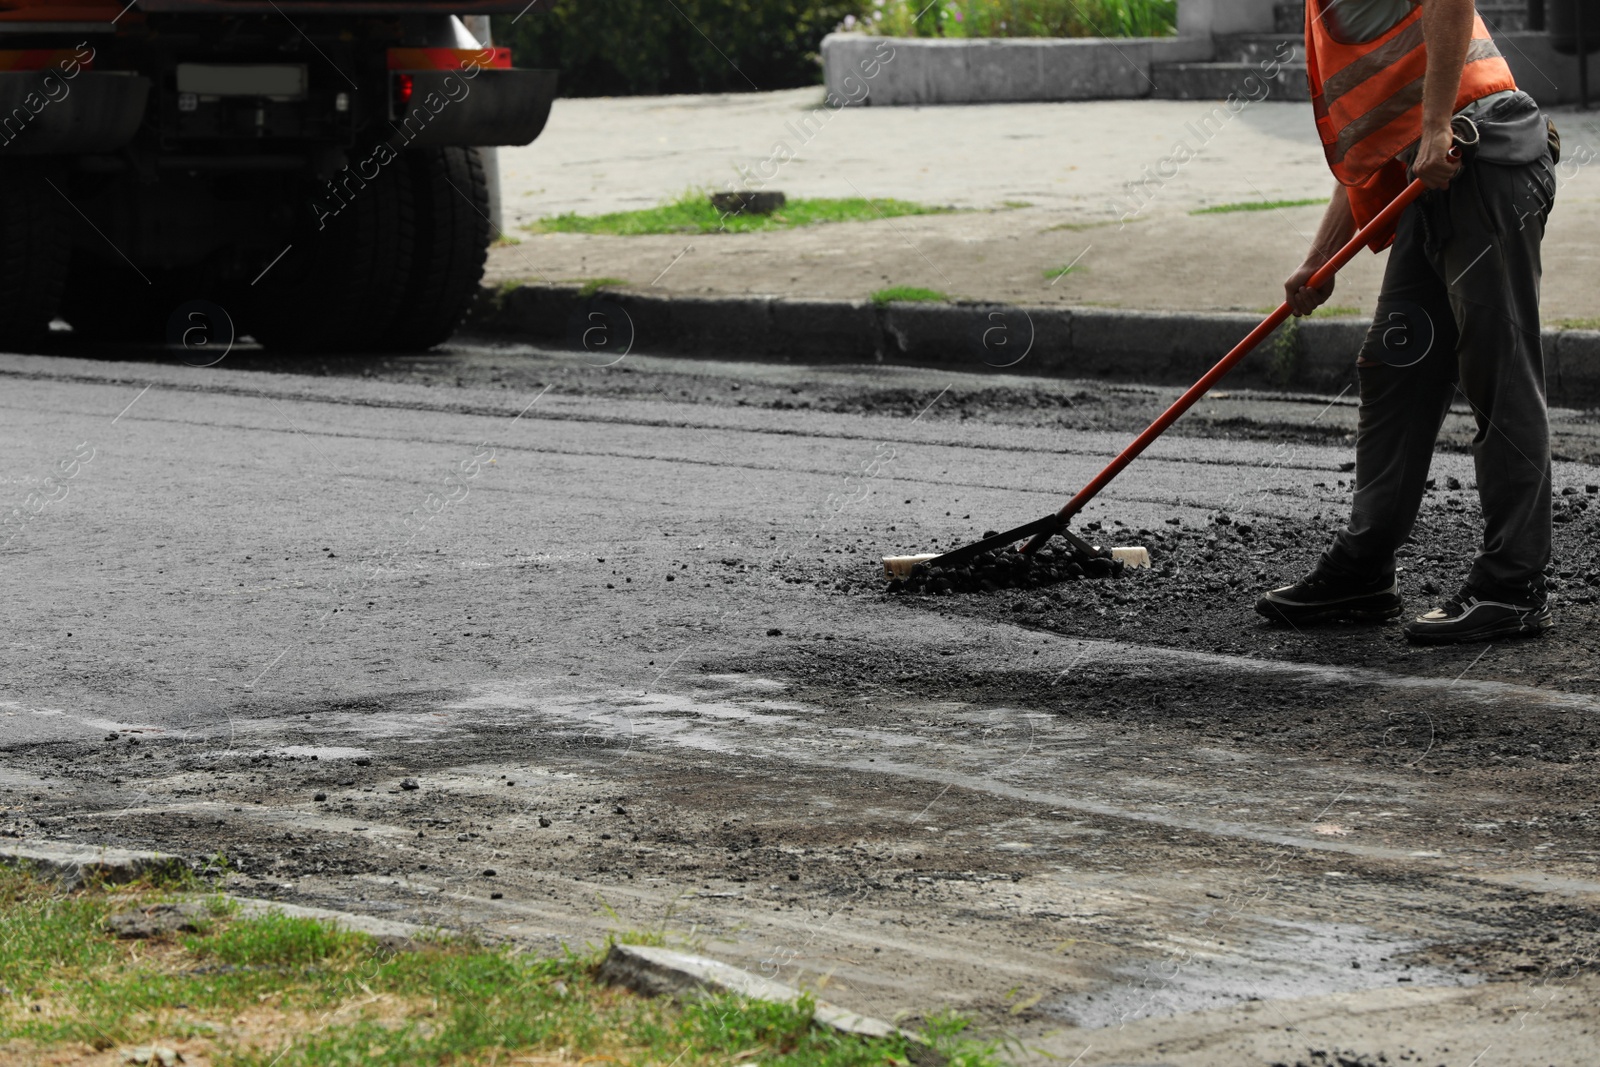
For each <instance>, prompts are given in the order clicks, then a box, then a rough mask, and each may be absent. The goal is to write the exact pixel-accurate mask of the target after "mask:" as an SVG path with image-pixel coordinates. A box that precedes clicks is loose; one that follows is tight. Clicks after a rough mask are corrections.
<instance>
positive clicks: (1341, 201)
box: [1306, 185, 1356, 267]
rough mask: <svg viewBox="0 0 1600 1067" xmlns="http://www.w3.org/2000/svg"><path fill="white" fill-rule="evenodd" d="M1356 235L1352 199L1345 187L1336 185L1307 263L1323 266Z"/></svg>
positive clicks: (1318, 227)
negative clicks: (1351, 208) (1351, 205)
mask: <svg viewBox="0 0 1600 1067" xmlns="http://www.w3.org/2000/svg"><path fill="white" fill-rule="evenodd" d="M1355 234H1356V219H1355V216H1354V215H1352V214H1351V213H1350V197H1349V196H1348V195H1347V194H1346V193H1345V191H1344V186H1342V185H1335V186H1334V187H1333V197H1332V198H1331V199H1330V200H1329V201H1328V208H1327V210H1326V211H1324V212H1323V213H1322V222H1321V223H1320V224H1319V225H1318V226H1317V236H1316V237H1315V238H1313V239H1312V241H1311V251H1310V252H1308V253H1307V254H1306V262H1307V263H1308V264H1312V265H1315V266H1319V267H1320V266H1322V264H1324V263H1326V262H1328V260H1330V259H1332V258H1333V255H1334V253H1335V252H1337V251H1339V249H1341V248H1343V247H1344V246H1345V244H1346V243H1347V242H1348V241H1349V240H1350V238H1352V237H1354V236H1355Z"/></svg>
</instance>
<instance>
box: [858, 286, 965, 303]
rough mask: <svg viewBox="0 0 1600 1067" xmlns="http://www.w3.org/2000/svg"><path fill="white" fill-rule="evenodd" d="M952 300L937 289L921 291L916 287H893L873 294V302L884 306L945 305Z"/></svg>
mask: <svg viewBox="0 0 1600 1067" xmlns="http://www.w3.org/2000/svg"><path fill="white" fill-rule="evenodd" d="M949 299H950V298H949V297H948V296H946V295H945V294H944V293H941V292H939V290H937V289H921V288H918V287H917V286H915V285H891V286H890V287H889V288H887V289H879V290H878V291H877V292H875V293H873V294H872V302H873V303H874V304H877V305H879V306H880V307H881V306H882V305H884V304H943V303H944V302H946V301H947V300H949Z"/></svg>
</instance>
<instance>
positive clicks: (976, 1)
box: [851, 0, 1178, 37]
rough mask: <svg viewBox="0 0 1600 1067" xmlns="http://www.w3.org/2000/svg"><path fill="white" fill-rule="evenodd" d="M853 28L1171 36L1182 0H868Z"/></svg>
mask: <svg viewBox="0 0 1600 1067" xmlns="http://www.w3.org/2000/svg"><path fill="white" fill-rule="evenodd" d="M869 3H870V4H871V6H870V8H869V9H868V14H867V15H866V16H865V17H864V18H862V19H861V20H860V22H859V23H857V24H856V25H855V26H852V27H851V28H852V29H854V28H860V29H862V30H864V31H865V32H867V33H875V34H881V35H883V36H888V37H1166V36H1168V35H1170V34H1172V33H1174V32H1175V31H1176V29H1177V25H1178V5H1177V0H932V2H931V3H930V2H929V0H869Z"/></svg>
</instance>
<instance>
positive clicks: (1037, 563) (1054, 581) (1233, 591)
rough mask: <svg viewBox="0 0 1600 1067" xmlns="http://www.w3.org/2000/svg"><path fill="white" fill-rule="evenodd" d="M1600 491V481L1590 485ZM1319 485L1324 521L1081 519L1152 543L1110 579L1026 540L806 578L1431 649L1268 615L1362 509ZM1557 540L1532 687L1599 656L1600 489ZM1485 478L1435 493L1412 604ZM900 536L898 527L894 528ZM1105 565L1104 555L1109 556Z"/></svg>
mask: <svg viewBox="0 0 1600 1067" xmlns="http://www.w3.org/2000/svg"><path fill="white" fill-rule="evenodd" d="M1591 490H1592V491H1591ZM1308 491H1309V492H1311V493H1313V494H1314V495H1315V497H1316V498H1318V503H1320V504H1321V505H1322V506H1323V509H1322V511H1321V512H1320V513H1314V514H1313V515H1312V516H1311V517H1309V518H1307V517H1296V518H1280V517H1276V516H1270V515H1262V514H1260V513H1259V512H1254V511H1252V512H1244V513H1238V514H1225V513H1213V514H1211V515H1208V516H1203V517H1198V518H1197V517H1196V516H1195V514H1194V513H1193V512H1184V513H1182V514H1181V515H1180V514H1174V515H1172V516H1170V517H1168V518H1167V519H1166V521H1165V522H1164V523H1162V524H1161V525H1160V526H1159V527H1157V528H1153V529H1150V528H1135V527H1132V526H1126V525H1122V524H1120V523H1106V524H1104V525H1103V526H1102V525H1101V524H1098V523H1089V524H1086V525H1085V526H1083V527H1075V529H1076V530H1077V532H1078V533H1079V534H1080V536H1082V537H1083V538H1084V539H1085V540H1088V541H1090V542H1091V543H1093V544H1097V545H1103V546H1107V547H1109V546H1112V545H1143V546H1145V547H1147V548H1148V549H1149V551H1150V557H1151V566H1150V567H1148V568H1127V569H1123V570H1118V569H1117V568H1116V567H1114V566H1113V567H1112V568H1111V570H1110V572H1109V573H1102V574H1100V575H1098V576H1097V575H1095V574H1092V573H1090V570H1089V568H1088V567H1086V566H1085V567H1083V569H1084V573H1082V574H1078V573H1076V571H1075V569H1074V566H1073V564H1078V565H1079V566H1083V561H1082V560H1079V559H1076V558H1074V556H1073V554H1072V553H1071V552H1070V550H1069V549H1068V547H1067V546H1066V544H1065V543H1064V542H1062V541H1060V540H1059V539H1057V540H1053V541H1052V542H1051V545H1050V547H1051V549H1052V550H1053V551H1052V552H1051V553H1050V554H1044V553H1041V556H1040V557H1039V558H1038V559H1037V560H1034V561H1029V560H1027V558H1026V557H1021V556H1020V555H1019V554H1018V553H1016V552H1015V551H1014V549H1013V550H1007V551H1002V552H1000V553H996V554H995V555H994V556H993V557H992V558H991V559H988V560H984V561H982V562H980V563H978V564H976V565H975V566H973V567H972V568H970V569H969V568H957V569H955V570H954V571H953V572H950V573H940V574H932V573H930V574H929V575H927V577H926V578H924V579H922V580H920V581H914V582H910V583H885V581H884V579H883V577H882V571H881V569H880V568H879V567H878V565H877V561H876V559H873V560H872V561H871V562H870V563H869V562H867V561H864V560H861V559H860V558H859V557H857V558H856V559H854V560H852V562H851V563H850V564H847V565H846V566H845V567H843V568H841V567H839V566H838V564H830V563H823V562H822V561H820V560H819V561H818V563H817V564H815V565H813V566H812V567H804V566H803V565H802V573H801V574H796V575H794V576H793V577H792V578H791V580H793V581H800V582H815V583H816V584H818V585H821V586H823V587H826V588H829V589H831V590H833V591H834V592H835V593H845V594H847V595H864V596H887V597H890V598H892V599H894V600H896V601H897V602H899V603H901V604H903V605H904V606H905V607H906V608H908V609H912V610H931V611H936V612H941V613H952V614H961V615H973V616H979V617H987V618H993V619H997V620H998V619H1005V620H1007V621H1015V622H1022V623H1024V624H1025V625H1028V626H1032V627H1037V628H1039V629H1043V630H1049V631H1053V632H1056V633H1060V634H1063V635H1069V636H1086V637H1114V638H1118V639H1121V640H1135V641H1138V642H1150V643H1155V644H1160V645H1167V646H1171V647H1178V648H1188V649H1194V650H1197V651H1205V652H1222V653H1231V654H1260V655H1271V656H1274V657H1278V656H1285V655H1288V656H1291V657H1292V658H1295V659H1303V660H1308V661H1312V662H1317V661H1323V662H1329V663H1336V664H1345V663H1348V662H1350V657H1352V656H1356V657H1359V659H1360V662H1363V663H1366V664H1368V665H1370V666H1378V665H1381V664H1384V663H1395V664H1399V663H1401V662H1404V661H1406V660H1409V659H1411V658H1413V657H1415V656H1417V655H1422V654H1425V653H1422V652H1419V651H1418V650H1416V649H1414V648H1411V647H1409V646H1407V645H1406V643H1405V642H1404V640H1403V639H1402V637H1401V634H1400V629H1399V626H1398V625H1394V624H1390V625H1376V626H1374V625H1359V624H1350V623H1341V622H1335V623H1330V624H1325V625H1321V626H1303V627H1298V628H1296V627H1287V626H1283V625H1277V624H1272V623H1268V622H1267V621H1266V620H1264V619H1262V618H1260V617H1259V616H1258V615H1256V613H1255V611H1254V604H1255V601H1256V598H1257V597H1258V596H1259V595H1260V594H1261V593H1262V592H1263V591H1265V590H1267V589H1271V588H1274V587H1276V586H1280V585H1286V584H1288V583H1290V582H1293V581H1296V580H1298V579H1299V578H1300V577H1301V576H1302V575H1304V574H1305V573H1306V572H1307V571H1309V570H1310V569H1311V567H1312V566H1314V565H1315V563H1316V560H1317V557H1318V555H1319V554H1320V553H1321V551H1322V549H1323V548H1324V547H1325V546H1326V545H1327V543H1328V541H1329V539H1330V538H1331V537H1332V535H1333V532H1334V531H1335V530H1336V529H1338V527H1339V526H1340V525H1341V524H1342V523H1343V522H1344V521H1345V518H1346V516H1348V514H1349V507H1350V494H1351V492H1352V490H1351V486H1350V484H1349V483H1348V482H1346V481H1341V480H1337V479H1335V480H1334V481H1332V482H1327V483H1316V484H1314V485H1312V486H1309V487H1308ZM1553 508H1554V515H1555V546H1554V556H1553V562H1552V564H1551V566H1550V569H1549V583H1550V589H1551V592H1552V594H1553V597H1554V605H1555V611H1556V629H1555V630H1554V631H1553V632H1552V633H1551V634H1550V635H1547V636H1546V637H1545V638H1543V639H1541V640H1538V641H1530V642H1520V643H1518V646H1517V647H1518V648H1519V649H1520V650H1521V651H1519V653H1518V655H1519V657H1520V658H1519V662H1522V663H1523V664H1524V665H1525V666H1526V667H1527V669H1528V672H1529V673H1528V675H1525V676H1523V677H1521V678H1519V680H1520V681H1524V682H1529V681H1532V680H1533V679H1535V678H1538V677H1542V676H1544V675H1546V674H1548V676H1549V677H1550V678H1551V679H1553V680H1554V679H1561V680H1562V683H1563V684H1565V685H1569V686H1570V685H1571V684H1573V681H1572V679H1573V678H1574V677H1575V676H1576V675H1582V676H1584V677H1587V676H1589V675H1590V674H1591V673H1592V672H1593V666H1592V664H1593V663H1594V662H1595V660H1596V659H1597V658H1600V485H1594V486H1591V485H1584V484H1578V485H1565V486H1559V487H1558V488H1557V491H1556V493H1555V494H1554V499H1553ZM1482 531H1483V526H1482V515H1481V513H1480V511H1479V507H1478V495H1477V491H1476V487H1475V486H1473V485H1471V484H1466V485H1463V484H1462V483H1461V482H1459V481H1457V480H1456V479H1454V478H1446V479H1440V480H1439V481H1438V482H1437V483H1436V484H1434V485H1432V486H1431V487H1430V488H1429V490H1428V492H1427V494H1426V496H1425V498H1424V501H1423V507H1422V511H1421V514H1420V516H1419V518H1418V520H1417V524H1416V527H1415V529H1414V531H1413V535H1412V540H1411V542H1410V543H1408V544H1406V545H1404V546H1402V547H1401V549H1400V551H1399V552H1398V553H1397V565H1398V574H1397V577H1398V580H1399V585H1400V593H1401V596H1402V598H1403V599H1404V601H1405V611H1406V614H1405V615H1404V616H1402V619H1404V618H1405V617H1408V616H1411V615H1417V614H1421V613H1422V612H1423V611H1426V610H1427V609H1428V608H1430V607H1432V606H1434V605H1436V604H1438V603H1440V602H1441V601H1442V600H1443V599H1444V598H1445V597H1446V596H1448V595H1450V594H1453V593H1454V592H1455V591H1456V589H1457V588H1458V587H1459V586H1460V584H1461V582H1462V581H1463V580H1464V578H1465V577H1466V574H1467V570H1468V568H1469V567H1470V566H1471V563H1472V557H1473V554H1474V553H1475V552H1476V550H1477V548H1478V545H1479V544H1480V542H1481V539H1482V535H1483V534H1482ZM891 536H893V535H891ZM979 536H980V535H979V533H978V531H976V530H971V531H966V532H963V533H960V534H955V535H952V536H951V538H950V540H949V541H948V542H946V543H944V544H942V545H940V546H938V547H943V548H945V549H950V548H955V547H957V546H959V545H962V544H968V543H970V542H972V541H976V540H978V538H979ZM1100 566H1101V567H1103V566H1104V565H1103V564H1102V565H1100Z"/></svg>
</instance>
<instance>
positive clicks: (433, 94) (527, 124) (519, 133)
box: [389, 69, 556, 148]
mask: <svg viewBox="0 0 1600 1067" xmlns="http://www.w3.org/2000/svg"><path fill="white" fill-rule="evenodd" d="M389 77H390V80H391V83H392V85H393V88H394V97H393V100H394V104H393V112H392V118H391V122H392V124H393V126H394V128H395V131H396V134H397V135H398V137H399V140H398V141H395V142H392V143H394V144H396V146H397V147H402V146H403V147H411V146H415V147H419V148H445V147H451V146H460V147H470V146H477V145H523V144H527V143H528V142H530V141H532V140H533V139H534V138H535V137H538V136H539V132H540V131H541V130H543V129H544V124H545V122H546V120H548V119H549V118H550V104H551V101H553V100H554V99H555V95H556V72H555V71H553V70H493V69H479V70H477V71H476V73H473V72H472V71H470V70H469V71H462V70H413V71H398V70H397V71H391V72H390V75H389Z"/></svg>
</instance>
